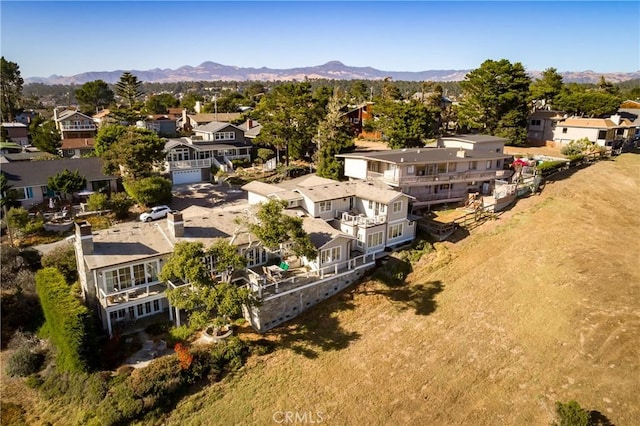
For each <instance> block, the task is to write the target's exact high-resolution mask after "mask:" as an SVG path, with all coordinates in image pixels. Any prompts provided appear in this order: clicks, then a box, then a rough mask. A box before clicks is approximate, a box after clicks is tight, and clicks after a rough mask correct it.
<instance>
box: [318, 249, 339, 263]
mask: <svg viewBox="0 0 640 426" xmlns="http://www.w3.org/2000/svg"><path fill="white" fill-rule="evenodd" d="M340 254H341V247H333V248H330V249H326V250H322V251H321V252H320V264H321V265H324V264H325V263H332V262H337V261H339V260H340Z"/></svg>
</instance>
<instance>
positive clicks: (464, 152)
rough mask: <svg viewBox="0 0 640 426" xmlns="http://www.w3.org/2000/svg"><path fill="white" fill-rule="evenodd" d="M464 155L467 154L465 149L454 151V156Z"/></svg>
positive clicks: (460, 156) (462, 156)
mask: <svg viewBox="0 0 640 426" xmlns="http://www.w3.org/2000/svg"><path fill="white" fill-rule="evenodd" d="M466 156H467V151H465V150H464V149H459V150H458V151H457V152H456V157H458V158H464V157H466Z"/></svg>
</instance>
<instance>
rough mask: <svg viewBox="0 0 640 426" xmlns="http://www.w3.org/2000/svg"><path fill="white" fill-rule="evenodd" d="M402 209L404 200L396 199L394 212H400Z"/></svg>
mask: <svg viewBox="0 0 640 426" xmlns="http://www.w3.org/2000/svg"><path fill="white" fill-rule="evenodd" d="M401 211H402V201H396V202H394V203H393V212H394V213H400V212H401Z"/></svg>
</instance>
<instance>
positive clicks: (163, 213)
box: [140, 206, 171, 222]
mask: <svg viewBox="0 0 640 426" xmlns="http://www.w3.org/2000/svg"><path fill="white" fill-rule="evenodd" d="M170 211H171V209H170V208H169V206H155V207H151V209H150V210H147V211H146V212H144V213H142V214H141V215H140V220H141V221H142V222H151V221H152V220H156V219H162V218H163V217H167V213H169V212H170Z"/></svg>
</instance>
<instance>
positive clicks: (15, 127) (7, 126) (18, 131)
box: [2, 121, 29, 146]
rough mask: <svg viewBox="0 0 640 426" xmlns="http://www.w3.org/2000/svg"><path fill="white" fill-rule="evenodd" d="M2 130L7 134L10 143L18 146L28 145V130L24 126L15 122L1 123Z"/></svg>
mask: <svg viewBox="0 0 640 426" xmlns="http://www.w3.org/2000/svg"><path fill="white" fill-rule="evenodd" d="M2 130H3V131H4V132H7V137H8V138H9V140H10V141H11V142H14V143H16V144H18V145H20V146H27V145H29V128H28V127H27V125H26V124H23V123H20V122H17V121H14V122H11V123H2Z"/></svg>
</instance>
